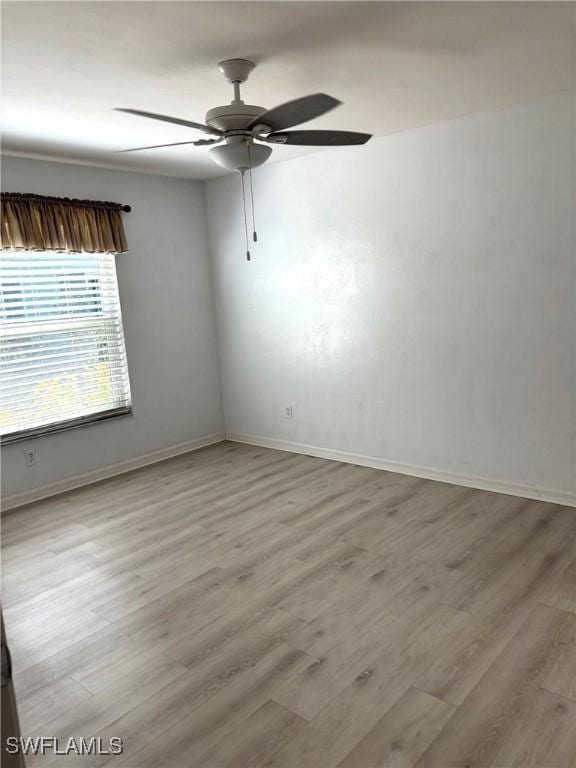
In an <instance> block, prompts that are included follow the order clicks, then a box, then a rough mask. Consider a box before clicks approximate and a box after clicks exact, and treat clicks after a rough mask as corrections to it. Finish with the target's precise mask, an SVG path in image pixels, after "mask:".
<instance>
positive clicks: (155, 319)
mask: <svg viewBox="0 0 576 768" xmlns="http://www.w3.org/2000/svg"><path fill="white" fill-rule="evenodd" d="M2 188H3V190H5V191H10V192H34V193H39V194H48V195H62V196H66V197H78V198H91V199H95V200H99V199H100V200H114V201H117V202H121V203H129V204H130V205H131V206H132V212H131V213H129V214H126V215H125V216H124V223H125V227H126V234H127V237H128V245H129V248H130V251H129V253H125V254H121V255H119V256H118V257H117V261H116V263H117V271H118V282H119V290H120V300H121V305H122V313H123V321H124V332H125V337H126V348H127V355H128V368H129V373H130V381H131V386H132V399H133V408H134V413H133V415H132V416H127V417H124V418H119V419H114V420H111V421H107V422H103V423H101V424H96V425H91V426H88V427H85V428H82V429H77V430H74V431H69V432H62V433H60V434H55V435H52V436H49V437H42V438H39V439H37V440H34V441H26V442H25V443H16V444H13V445H9V446H5V447H3V448H2V470H3V472H2V481H3V495H4V496H7V497H10V496H12V495H13V494H18V493H21V492H24V491H25V492H27V493H28V492H30V491H32V490H33V489H38V488H42V487H44V486H47V485H51V484H53V483H58V482H60V481H64V480H67V479H69V478H72V477H74V476H77V475H83V474H84V473H94V472H95V473H96V474H98V471H99V470H101V469H102V468H104V467H107V466H110V465H115V464H118V463H124V462H131V461H134V460H136V459H138V458H139V457H142V456H145V455H148V454H151V453H155V452H157V451H163V450H164V449H170V448H172V447H174V446H177V445H180V444H182V443H190V442H192V441H194V440H196V439H198V438H203V437H204V436H206V435H212V434H213V433H217V432H221V430H222V427H223V423H222V410H221V396H220V386H219V380H218V361H217V351H216V333H215V320H214V307H213V301H212V293H211V286H210V268H209V263H208V258H207V247H206V232H205V215H204V199H203V191H202V185H201V183H199V182H188V181H183V180H180V179H169V178H163V177H160V176H148V175H143V174H132V173H124V172H120V171H108V170H102V169H99V168H93V167H85V166H77V165H64V164H58V163H45V162H38V161H35V160H24V159H18V158H10V157H7V158H4V160H3V174H2ZM32 444H33V445H34V448H35V449H36V451H37V456H38V463H37V466H36V467H33V468H25V466H24V457H23V449H24V447H26V446H28V445H32Z"/></svg>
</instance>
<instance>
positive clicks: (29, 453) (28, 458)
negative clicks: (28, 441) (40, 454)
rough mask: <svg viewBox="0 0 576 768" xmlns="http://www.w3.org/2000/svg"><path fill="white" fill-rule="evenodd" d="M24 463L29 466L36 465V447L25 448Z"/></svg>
mask: <svg viewBox="0 0 576 768" xmlns="http://www.w3.org/2000/svg"><path fill="white" fill-rule="evenodd" d="M24 464H25V465H26V466H27V467H35V466H36V451H35V450H34V448H25V449H24Z"/></svg>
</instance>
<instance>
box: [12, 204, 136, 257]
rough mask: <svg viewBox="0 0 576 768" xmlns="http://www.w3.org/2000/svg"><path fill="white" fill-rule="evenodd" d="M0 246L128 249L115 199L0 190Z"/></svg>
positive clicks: (99, 250)
mask: <svg viewBox="0 0 576 768" xmlns="http://www.w3.org/2000/svg"><path fill="white" fill-rule="evenodd" d="M1 201H2V223H1V224H2V225H1V236H0V246H1V248H2V250H32V251H67V252H70V253H82V252H88V253H123V252H125V251H127V250H128V244H127V242H126V235H125V234H124V226H123V223H122V210H130V209H129V208H128V207H127V206H122V205H120V204H119V203H106V202H97V201H92V200H70V199H69V198H62V197H44V196H42V195H22V194H16V193H7V192H3V193H2V194H1Z"/></svg>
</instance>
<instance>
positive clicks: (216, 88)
mask: <svg viewBox="0 0 576 768" xmlns="http://www.w3.org/2000/svg"><path fill="white" fill-rule="evenodd" d="M574 7H575V6H574V3H571V2H542V3H540V2H526V3H525V2H438V3H437V2H366V3H364V2H250V3H246V2H206V3H204V2H3V3H2V21H3V31H2V37H3V117H4V133H3V147H4V150H5V151H6V152H8V153H18V154H29V155H35V156H44V157H49V158H54V159H67V160H69V161H71V162H80V163H95V164H102V165H114V166H117V167H123V168H128V169H131V170H138V171H144V172H152V173H160V174H165V175H173V176H183V177H187V178H200V179H203V178H209V177H212V176H216V175H219V174H220V173H222V172H223V171H222V169H220V168H218V167H217V166H215V165H214V164H212V162H211V161H210V160H209V159H208V156H207V149H204V148H195V147H184V148H178V147H175V148H168V149H159V150H151V151H147V152H142V153H134V154H128V155H117V154H114V151H115V150H117V149H121V148H125V147H131V146H141V145H147V144H156V143H164V142H172V141H186V140H189V139H195V138H201V134H196V133H195V132H193V131H190V130H188V129H186V128H180V127H177V126H173V125H168V124H165V123H157V122H155V121H152V120H144V119H141V118H137V117H132V116H128V115H123V114H120V113H115V112H113V111H112V107H115V106H123V107H132V108H137V109H144V110H148V111H154V112H162V113H164V114H168V115H175V116H178V117H184V118H188V119H192V120H197V121H203V119H204V115H205V113H206V111H207V110H208V109H210V108H211V107H213V106H216V105H219V104H225V103H227V102H228V101H229V100H230V99H231V97H232V96H231V87H230V86H229V85H228V84H227V83H226V82H225V80H224V79H223V77H222V76H221V75H220V73H219V72H218V69H217V63H218V61H220V60H221V59H224V58H233V57H244V58H251V59H253V60H254V61H256V62H257V64H258V66H257V68H256V70H255V71H254V72H253V73H252V75H251V78H250V80H249V81H248V83H247V84H246V86H245V87H244V90H243V97H244V100H245V101H246V102H247V103H252V104H259V105H262V106H264V107H272V106H274V105H276V104H278V103H280V102H283V101H286V100H288V99H292V98H295V97H297V96H302V95H304V94H308V93H313V92H315V91H324V92H326V93H329V94H331V95H333V96H336V97H337V98H339V99H341V100H342V101H344V105H343V106H341V107H339V108H338V109H337V110H335V111H334V112H332V113H330V114H329V115H326V116H324V117H322V118H319V119H318V120H315V121H313V122H311V123H308V124H307V126H306V127H310V128H318V127H326V128H335V129H348V130H361V131H369V132H372V133H374V134H375V135H376V136H383V135H385V134H388V133H393V132H396V131H400V130H405V129H408V128H413V127H416V126H420V125H426V124H429V123H434V122H437V121H440V120H445V119H449V118H451V117H456V116H458V115H463V114H466V113H469V112H474V111H478V110H483V109H489V108H492V107H497V106H502V105H506V104H510V103H513V102H517V101H522V100H526V99H530V98H535V97H538V96H541V95H544V94H547V93H551V92H553V91H559V90H563V89H567V88H572V87H574ZM306 151H310V150H301V149H300V150H299V149H295V148H290V149H288V148H275V150H274V153H273V156H272V159H273V160H280V159H287V158H290V157H293V156H295V155H297V154H302V153H303V152H306ZM320 151H325V152H326V151H331V152H334V151H362V150H361V149H360V148H355V149H352V150H333V149H332V150H328V149H327V150H320Z"/></svg>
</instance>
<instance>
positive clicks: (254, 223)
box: [248, 144, 258, 243]
mask: <svg viewBox="0 0 576 768" xmlns="http://www.w3.org/2000/svg"><path fill="white" fill-rule="evenodd" d="M248 173H249V174H250V200H251V202H252V239H253V240H254V242H255V243H257V242H258V235H257V234H256V215H255V213H254V185H253V184H252V157H251V156H250V144H248Z"/></svg>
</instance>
